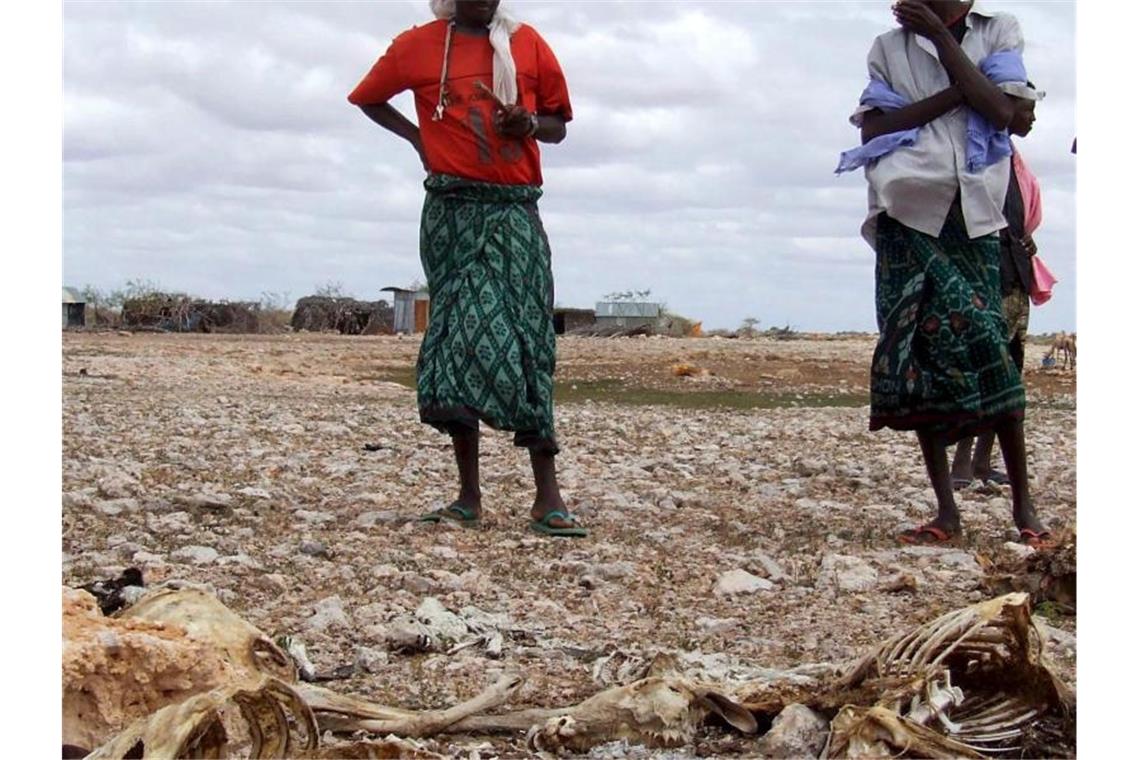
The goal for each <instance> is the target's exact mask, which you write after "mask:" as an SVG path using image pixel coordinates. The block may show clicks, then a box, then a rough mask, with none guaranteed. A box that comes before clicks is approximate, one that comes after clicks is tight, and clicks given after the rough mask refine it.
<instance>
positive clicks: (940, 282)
mask: <svg viewBox="0 0 1140 760" xmlns="http://www.w3.org/2000/svg"><path fill="white" fill-rule="evenodd" d="M875 252H876V265H875V306H876V312H877V316H878V322H879V342H878V345H877V346H876V347H875V354H874V358H873V359H872V362H871V430H879V429H880V428H884V427H888V428H893V429H895V430H917V429H926V430H931V431H933V432H937V433H941V434H943V435H944V436H945V438H946V442H947V443H953V442H955V441H957V440H959V439H960V438H963V437H966V436H970V435H976V434H977V433H978V432H981V431H983V430H989V429H992V428H993V427H994V425H995V424H997V423H999V422H1001V421H1002V420H1004V419H1008V418H1010V417H1020V416H1022V415H1023V414H1024V412H1025V389H1024V387H1023V386H1022V383H1021V373H1020V372H1019V371H1018V368H1017V366H1016V364H1015V363H1014V361H1013V359H1012V358H1011V357H1010V353H1009V331H1008V329H1007V328H1006V324H1005V317H1004V316H1003V314H1002V295H1001V274H1000V271H999V258H998V253H999V251H998V236H997V235H988V236H985V237H981V238H976V239H973V240H971V239H970V238H969V237H968V236H967V234H966V223H965V221H964V219H963V217H962V208H961V205H960V203H958V202H955V203H954V205H953V206H952V207H951V210H950V214H949V216H948V217H947V219H946V223H945V225H944V226H943V228H942V232H941V234H940V235H939V236H938V237H937V238H934V237H931V236H929V235H925V234H923V233H921V232H918V231H917V230H913V229H911V228H909V227H906V226H905V225H903V224H900V223H899V222H898V221H896V220H894V219H892V218H890V217H888V216H887V215H886V214H882V215H880V216H879V219H878V228H877V234H876V241H875Z"/></svg>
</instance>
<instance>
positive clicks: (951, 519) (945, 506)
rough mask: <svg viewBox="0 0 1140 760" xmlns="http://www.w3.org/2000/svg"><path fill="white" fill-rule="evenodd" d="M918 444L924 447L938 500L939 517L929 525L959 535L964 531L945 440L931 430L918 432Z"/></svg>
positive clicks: (925, 457)
mask: <svg viewBox="0 0 1140 760" xmlns="http://www.w3.org/2000/svg"><path fill="white" fill-rule="evenodd" d="M916 432H917V433H918V443H919V445H920V446H921V447H922V458H923V459H924V460H925V461H926V474H927V475H928V476H929V477H930V485H931V486H932V487H933V488H934V496H935V497H936V498H937V499H938V516H937V517H935V518H934V521H933V522H932V523H929V525H931V526H933V527H936V528H940V529H941V530H943V531H945V532H947V533H958V532H959V531H960V530H961V529H962V524H961V519H960V517H959V515H958V505H957V504H955V503H954V487H953V486H952V485H951V483H950V463H949V462H948V461H947V459H946V443H945V440H944V438H943V437H942V436H941V435H939V434H936V433H933V432H931V431H929V430H918V431H916Z"/></svg>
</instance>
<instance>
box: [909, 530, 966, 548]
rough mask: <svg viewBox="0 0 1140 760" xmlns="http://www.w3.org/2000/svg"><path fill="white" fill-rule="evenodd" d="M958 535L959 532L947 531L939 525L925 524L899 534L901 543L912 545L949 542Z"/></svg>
mask: <svg viewBox="0 0 1140 760" xmlns="http://www.w3.org/2000/svg"><path fill="white" fill-rule="evenodd" d="M958 535H959V534H958V533H947V532H946V531H944V530H942V529H941V528H939V527H938V526H937V525H923V526H921V527H918V528H911V529H910V530H907V531H903V532H902V533H900V534H899V535H898V540H899V543H901V544H909V545H911V546H931V545H936V544H948V543H950V542H951V541H953V540H954V539H956V538H958ZM925 536H929V537H930V538H924V537H925Z"/></svg>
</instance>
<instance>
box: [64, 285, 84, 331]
mask: <svg viewBox="0 0 1140 760" xmlns="http://www.w3.org/2000/svg"><path fill="white" fill-rule="evenodd" d="M86 324H87V303H86V302H85V301H84V300H83V297H82V296H80V295H79V293H78V292H76V290H75V289H74V288H64V289H63V326H64V328H67V327H83V326H84V325H86Z"/></svg>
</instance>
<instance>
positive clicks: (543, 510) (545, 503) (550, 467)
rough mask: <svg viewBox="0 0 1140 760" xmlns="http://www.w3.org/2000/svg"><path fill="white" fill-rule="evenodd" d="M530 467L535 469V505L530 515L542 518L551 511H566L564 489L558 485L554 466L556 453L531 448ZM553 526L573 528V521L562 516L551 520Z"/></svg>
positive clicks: (536, 518) (537, 518)
mask: <svg viewBox="0 0 1140 760" xmlns="http://www.w3.org/2000/svg"><path fill="white" fill-rule="evenodd" d="M530 467H531V469H532V470H533V471H534V491H535V495H534V507H533V508H532V509H531V510H530V515H531V517H533V518H534V519H535V520H541V519H542V518H544V517H546V516H547V515H548V514H550V513H551V512H555V511H561V512H565V511H566V502H564V501H563V500H562V491H561V490H560V489H559V487H558V475H557V473H556V472H555V468H554V455H553V454H551V453H550V452H547V451H540V450H539V449H531V450H530ZM550 526H551V527H553V528H573V527H576V526H575V525H574V524H573V523H571V522H567V521H566V520H563V519H561V518H555V519H553V520H551V521H550Z"/></svg>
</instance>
